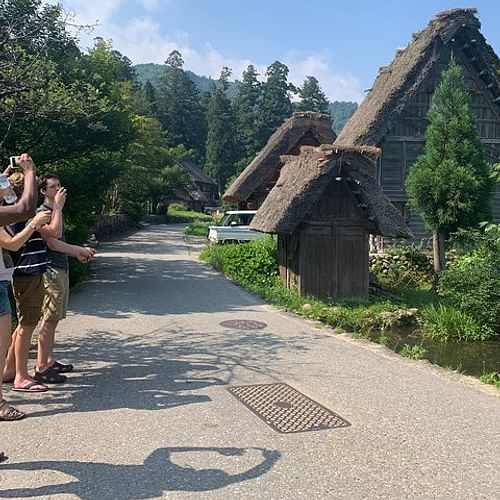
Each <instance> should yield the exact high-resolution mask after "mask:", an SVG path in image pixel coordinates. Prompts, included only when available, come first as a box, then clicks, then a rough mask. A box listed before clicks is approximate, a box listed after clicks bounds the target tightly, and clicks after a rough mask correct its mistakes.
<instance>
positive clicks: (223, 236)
mask: <svg viewBox="0 0 500 500" xmlns="http://www.w3.org/2000/svg"><path fill="white" fill-rule="evenodd" d="M256 213H257V210H228V211H227V212H224V215H223V217H222V219H221V220H220V222H219V223H218V224H217V225H216V226H210V227H209V229H208V239H209V241H210V242H211V243H243V242H245V241H251V240H255V239H257V238H262V237H263V236H265V235H264V233H260V232H259V231H253V230H251V229H249V227H248V226H249V225H250V222H251V221H252V219H253V218H254V215H255V214H256Z"/></svg>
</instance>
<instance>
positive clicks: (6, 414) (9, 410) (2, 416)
mask: <svg viewBox="0 0 500 500" xmlns="http://www.w3.org/2000/svg"><path fill="white" fill-rule="evenodd" d="M25 416H26V413H23V412H22V411H19V410H18V409H16V408H14V407H13V406H10V405H9V404H7V401H5V399H4V400H3V401H0V422H2V421H3V422H13V421H14V420H21V419H22V418H24V417H25Z"/></svg>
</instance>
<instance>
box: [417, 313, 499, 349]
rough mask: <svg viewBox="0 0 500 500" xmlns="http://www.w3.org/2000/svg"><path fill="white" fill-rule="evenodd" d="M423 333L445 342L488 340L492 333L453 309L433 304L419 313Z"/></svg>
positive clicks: (470, 317) (467, 315) (474, 320)
mask: <svg viewBox="0 0 500 500" xmlns="http://www.w3.org/2000/svg"><path fill="white" fill-rule="evenodd" d="M421 315H422V322H423V330H424V333H425V334H426V335H428V336H430V337H432V338H435V339H439V340H442V341H447V340H450V339H454V340H488V339H490V338H492V337H493V336H494V333H493V331H492V330H491V329H490V328H488V327H487V326H483V325H481V323H479V322H478V321H477V320H476V319H474V318H473V317H472V316H470V315H469V314H467V313H466V312H464V311H461V310H459V309H457V308H455V307H449V306H445V305H443V304H440V305H439V306H435V305H434V304H432V305H430V306H427V307H424V308H423V309H422V311H421Z"/></svg>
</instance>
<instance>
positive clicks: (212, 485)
mask: <svg viewBox="0 0 500 500" xmlns="http://www.w3.org/2000/svg"><path fill="white" fill-rule="evenodd" d="M200 453H201V454H208V456H207V457H206V460H205V463H206V462H210V460H214V459H215V461H216V462H220V461H221V460H218V459H217V458H218V457H220V458H221V459H222V462H223V466H222V467H220V468H215V467H209V468H204V467H198V468H197V467H193V466H192V465H189V464H188V465H179V464H177V463H175V457H180V458H181V459H182V456H181V455H182V454H186V455H185V456H186V457H188V461H189V457H190V456H192V455H193V454H200ZM214 454H215V456H214ZM250 455H251V456H250ZM255 455H257V457H256V456H255ZM247 456H249V457H248V458H246V457H247ZM279 458H280V453H279V452H278V451H274V450H268V449H263V448H218V447H168V448H159V449H157V450H155V451H154V452H153V453H151V454H150V455H149V456H148V457H147V458H146V460H145V461H144V463H143V464H140V465H116V464H109V463H95V462H77V461H36V462H23V463H18V464H9V463H6V464H3V465H0V471H2V470H15V471H39V470H50V471H57V472H61V473H64V474H67V475H68V476H72V477H74V478H75V479H76V481H71V482H66V483H62V484H54V485H48V486H41V487H36V488H29V487H27V488H11V489H3V490H2V491H0V498H27V497H35V496H50V497H51V496H52V495H75V496H77V497H78V498H81V499H88V500H95V499H99V500H102V499H115V498H119V499H120V500H132V499H143V498H157V497H161V496H163V493H164V492H168V491H194V492H195V491H199V492H202V491H213V490H218V489H221V488H224V487H227V486H230V485H232V484H235V483H241V482H243V481H248V480H251V479H255V478H257V477H259V476H262V475H263V474H266V473H267V472H268V471H269V470H270V469H271V468H272V467H273V465H274V464H275V463H276V462H277V461H278V460H279ZM234 461H236V462H237V466H238V467H237V468H238V470H239V472H236V473H231V472H227V471H226V470H227V469H230V470H231V469H234V466H233V467H232V466H231V462H234ZM245 462H246V463H245ZM249 462H250V463H249ZM249 465H251V466H249ZM242 469H243V470H242Z"/></svg>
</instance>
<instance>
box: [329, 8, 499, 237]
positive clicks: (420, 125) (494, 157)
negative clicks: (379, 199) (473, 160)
mask: <svg viewBox="0 0 500 500" xmlns="http://www.w3.org/2000/svg"><path fill="white" fill-rule="evenodd" d="M475 14H476V10H475V9H453V10H448V11H445V12H441V13H439V14H437V15H436V16H435V18H434V19H433V20H432V21H431V22H430V23H429V25H428V26H427V27H426V28H425V29H423V30H422V31H421V32H419V33H416V34H413V36H412V41H411V43H409V45H408V46H407V47H406V48H405V49H402V50H398V51H397V53H396V58H395V59H394V60H393V61H392V63H391V64H390V65H388V66H385V67H382V68H380V72H379V75H378V76H377V78H376V80H375V82H374V84H373V88H372V89H371V90H370V92H369V94H368V95H367V96H366V98H365V100H364V101H363V102H362V103H361V105H360V106H359V107H358V109H357V110H356V112H355V113H354V114H353V116H351V118H350V119H349V120H348V122H347V123H346V125H345V127H344V128H343V130H342V131H341V133H340V134H339V136H338V137H337V139H336V141H335V143H334V144H335V145H336V146H338V147H342V146H346V145H347V146H352V145H357V146H366V145H371V146H376V147H379V148H381V150H382V153H381V155H380V157H379V159H378V161H377V166H376V170H377V171H376V175H377V179H378V181H379V183H380V184H381V185H382V188H383V190H384V193H385V194H386V195H387V197H388V198H389V199H390V200H391V202H392V203H394V204H395V205H396V206H397V207H398V209H399V210H400V211H401V212H402V213H403V215H404V217H405V218H406V220H407V222H408V224H409V226H410V228H411V230H412V232H413V233H414V234H415V235H416V236H418V237H419V238H423V237H426V236H427V232H426V230H425V228H424V225H423V222H422V220H421V219H420V217H418V216H417V215H416V214H414V213H410V212H409V211H408V210H407V208H406V200H407V196H406V192H405V188H404V183H405V179H406V175H407V173H408V171H409V169H410V167H411V165H412V164H413V163H414V162H415V160H416V159H417V157H418V156H419V155H420V154H422V152H423V149H424V144H425V131H426V128H427V125H428V120H427V112H428V110H429V107H430V103H431V97H432V94H433V92H434V90H435V88H436V86H437V84H438V83H439V81H440V77H441V73H442V71H443V70H444V69H445V68H446V67H447V66H448V63H449V60H450V57H451V56H452V55H453V57H454V58H455V59H456V61H457V62H458V64H460V65H461V66H462V68H463V70H464V74H465V81H466V85H467V89H468V91H469V92H470V94H471V103H472V113H473V115H474V116H475V118H476V123H477V125H478V128H479V134H480V137H481V140H482V142H483V145H484V151H485V153H486V154H487V156H488V157H489V158H490V160H491V161H494V162H498V161H500V61H499V59H498V57H497V55H496V54H495V52H494V51H493V49H492V48H491V47H490V46H489V45H488V44H487V43H486V40H485V39H484V37H483V35H482V34H481V33H480V31H479V29H480V26H481V24H480V22H479V20H478V19H477V17H476V15H475ZM492 211H493V216H494V220H496V221H498V222H500V189H498V190H497V193H496V195H495V196H494V199H493V202H492Z"/></svg>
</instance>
